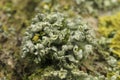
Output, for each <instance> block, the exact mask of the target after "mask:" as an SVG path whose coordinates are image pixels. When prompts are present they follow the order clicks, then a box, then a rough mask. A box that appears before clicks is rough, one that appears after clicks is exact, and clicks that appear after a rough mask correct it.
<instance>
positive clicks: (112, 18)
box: [98, 12, 120, 57]
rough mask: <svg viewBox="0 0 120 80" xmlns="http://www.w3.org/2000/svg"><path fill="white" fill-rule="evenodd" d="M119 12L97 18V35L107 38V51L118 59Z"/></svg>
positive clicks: (119, 47) (119, 55) (119, 37)
mask: <svg viewBox="0 0 120 80" xmlns="http://www.w3.org/2000/svg"><path fill="white" fill-rule="evenodd" d="M119 17H120V12H118V13H117V14H115V15H109V16H103V17H99V30H98V31H99V33H100V34H101V35H103V36H104V37H106V38H108V39H109V40H110V41H109V49H110V50H111V51H112V52H113V53H114V54H116V55H117V56H118V57H120V18H119Z"/></svg>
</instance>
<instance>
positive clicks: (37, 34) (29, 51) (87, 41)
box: [22, 13, 96, 80]
mask: <svg viewBox="0 0 120 80" xmlns="http://www.w3.org/2000/svg"><path fill="white" fill-rule="evenodd" d="M22 44H23V46H22V57H23V58H28V57H30V58H31V61H34V62H35V63H37V64H40V65H41V67H42V66H45V67H48V66H52V67H53V69H54V70H53V71H50V72H49V73H48V72H47V73H45V74H42V76H45V75H46V76H48V77H50V76H54V77H57V78H56V79H57V80H59V79H66V80H69V78H70V79H72V80H73V79H76V80H77V78H81V77H80V75H79V74H81V72H80V71H79V65H80V64H81V63H82V61H83V60H85V59H87V57H88V56H89V55H91V54H94V49H95V44H96V39H95V35H94V31H93V30H92V29H90V27H88V26H87V24H86V23H85V22H83V21H82V19H81V18H80V17H79V16H77V18H68V16H64V14H61V13H51V14H38V15H37V16H36V17H35V18H34V19H33V21H32V24H31V26H30V27H29V28H28V30H27V31H26V33H25V37H24V38H23V43H22ZM75 76H77V77H75ZM52 78H53V77H52ZM56 79H50V80H56Z"/></svg>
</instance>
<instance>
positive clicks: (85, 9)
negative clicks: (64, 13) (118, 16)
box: [75, 0, 120, 14]
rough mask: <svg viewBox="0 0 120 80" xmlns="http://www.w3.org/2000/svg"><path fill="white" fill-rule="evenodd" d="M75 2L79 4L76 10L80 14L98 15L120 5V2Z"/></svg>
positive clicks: (102, 0) (89, 0)
mask: <svg viewBox="0 0 120 80" xmlns="http://www.w3.org/2000/svg"><path fill="white" fill-rule="evenodd" d="M75 2H76V4H77V6H76V8H75V9H76V10H77V11H78V12H79V13H80V14H96V13H97V14H98V13H99V12H102V11H109V10H112V9H113V8H114V7H118V6H119V5H120V1H119V0H75Z"/></svg>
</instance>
